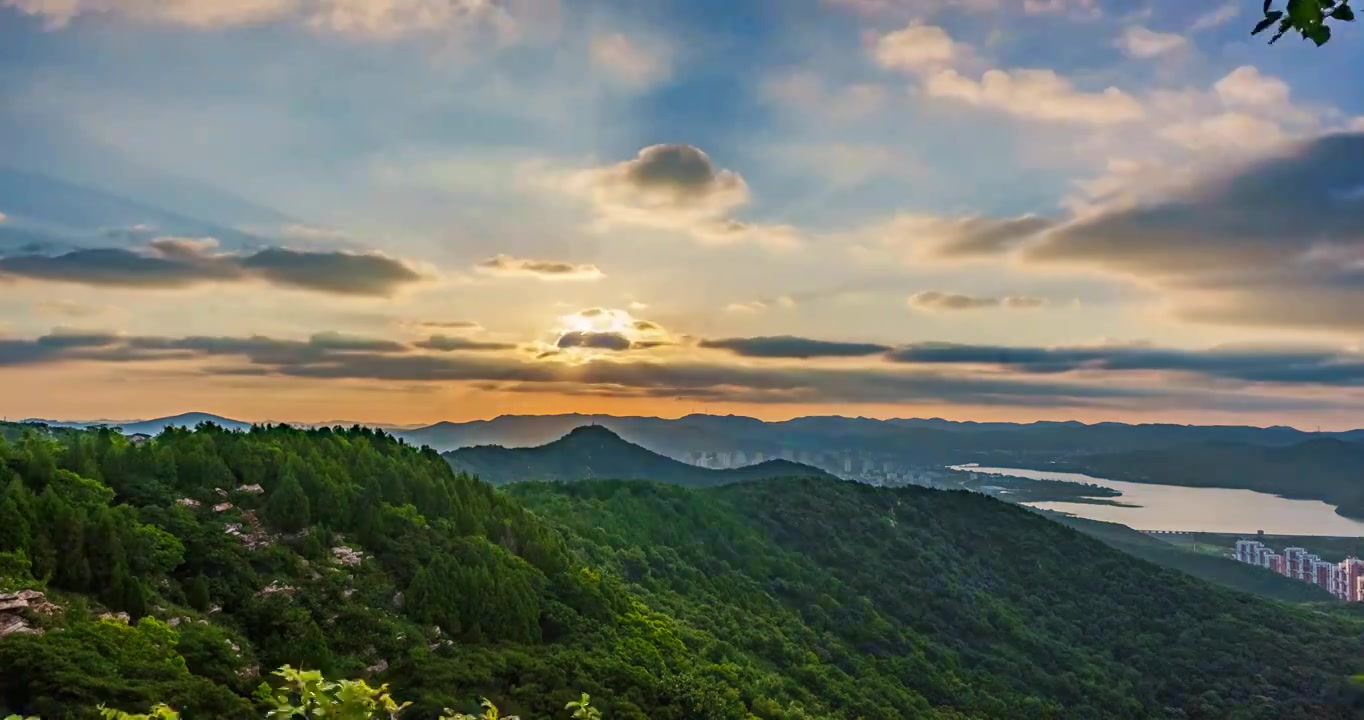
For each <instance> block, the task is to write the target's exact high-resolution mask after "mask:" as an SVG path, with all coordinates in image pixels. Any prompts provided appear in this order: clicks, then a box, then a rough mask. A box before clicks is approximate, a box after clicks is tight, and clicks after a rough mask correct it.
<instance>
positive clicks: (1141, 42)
mask: <svg viewBox="0 0 1364 720" xmlns="http://www.w3.org/2000/svg"><path fill="white" fill-rule="evenodd" d="M1187 44H1188V41H1187V40H1185V39H1184V37H1183V36H1181V35H1175V34H1173V33H1163V32H1156V31H1154V30H1150V29H1148V28H1144V27H1142V26H1140V25H1135V26H1133V27H1130V28H1127V30H1126V31H1125V32H1123V34H1122V36H1121V37H1119V38H1118V47H1119V48H1120V49H1122V51H1123V52H1125V53H1127V55H1128V57H1133V58H1138V59H1149V58H1154V57H1159V56H1161V55H1167V54H1169V53H1172V52H1176V51H1179V50H1182V49H1184V48H1185V47H1186V46H1187Z"/></svg>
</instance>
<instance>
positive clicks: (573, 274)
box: [475, 255, 606, 280]
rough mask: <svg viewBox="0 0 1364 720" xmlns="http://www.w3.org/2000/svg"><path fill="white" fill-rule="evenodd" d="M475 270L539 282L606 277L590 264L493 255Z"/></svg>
mask: <svg viewBox="0 0 1364 720" xmlns="http://www.w3.org/2000/svg"><path fill="white" fill-rule="evenodd" d="M475 269H476V270H478V271H479V272H481V273H485V274H488V275H499V276H503V277H529V278H536V279H539V280H599V279H601V278H604V277H606V274H605V273H603V272H602V271H601V270H599V269H598V268H597V266H596V265H593V264H591V263H570V262H563V261H561V260H532V259H529V258H518V257H513V256H511V255H494V256H493V257H490V258H488V259H487V260H484V261H483V262H480V263H479V264H478V265H476V266H475Z"/></svg>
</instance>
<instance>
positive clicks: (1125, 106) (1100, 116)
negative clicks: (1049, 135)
mask: <svg viewBox="0 0 1364 720" xmlns="http://www.w3.org/2000/svg"><path fill="white" fill-rule="evenodd" d="M924 89H925V91H926V92H927V93H928V94H929V95H930V96H932V97H939V98H948V99H952V100H958V101H961V102H964V103H967V104H970V105H976V106H978V107H985V108H992V109H995V110H1000V111H1003V112H1006V113H1009V114H1010V115H1015V116H1018V117H1022V118H1027V119H1031V120H1041V121H1049V122H1067V123H1078V124H1085V125H1115V124H1120V123H1127V122H1132V121H1134V120H1139V119H1141V118H1142V116H1143V115H1144V114H1145V110H1144V109H1143V107H1142V105H1141V103H1140V102H1138V101H1137V99H1136V98H1134V97H1132V96H1131V95H1129V94H1127V93H1125V92H1123V91H1122V90H1119V89H1117V88H1115V87H1109V88H1106V89H1104V90H1101V91H1098V92H1085V91H1082V90H1078V89H1076V88H1075V87H1074V85H1072V84H1071V82H1070V80H1068V79H1066V78H1065V77H1063V76H1061V75H1059V74H1057V73H1056V72H1055V71H1054V70H1043V69H1018V70H999V69H994V70H987V71H985V74H984V75H982V76H981V77H980V79H979V80H976V79H974V78H971V77H968V76H965V75H962V74H961V73H959V72H957V71H956V70H951V69H948V70H943V71H940V72H938V73H935V74H934V75H932V76H930V77H929V78H928V79H927V81H926V83H925V85H924Z"/></svg>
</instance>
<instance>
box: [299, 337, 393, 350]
mask: <svg viewBox="0 0 1364 720" xmlns="http://www.w3.org/2000/svg"><path fill="white" fill-rule="evenodd" d="M309 344H310V345H312V346H313V347H316V348H320V349H323V350H340V351H343V352H344V351H352V352H403V351H404V350H406V349H407V346H405V345H403V344H402V343H399V342H394V341H392V340H379V339H375V338H366V337H358V336H355V335H344V334H342V333H335V332H324V333H318V334H316V335H314V336H313V337H312V339H311V340H310V341H309Z"/></svg>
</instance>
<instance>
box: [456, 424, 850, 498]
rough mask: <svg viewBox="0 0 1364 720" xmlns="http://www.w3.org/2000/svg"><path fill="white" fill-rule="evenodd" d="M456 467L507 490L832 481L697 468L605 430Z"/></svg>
mask: <svg viewBox="0 0 1364 720" xmlns="http://www.w3.org/2000/svg"><path fill="white" fill-rule="evenodd" d="M444 457H445V459H446V460H447V461H448V462H449V463H450V465H451V467H453V468H455V469H456V470H458V471H461V472H467V473H470V474H472V475H475V476H477V477H478V478H479V479H481V480H485V481H487V482H490V483H493V484H494V485H503V484H506V483H511V482H518V481H522V480H549V481H557V482H567V481H575V480H591V479H599V478H609V479H622V480H628V479H637V480H650V481H653V482H666V483H672V484H674V485H684V486H689V487H707V486H711V485H724V484H727V483H733V482H744V481H748V480H761V479H765V478H778V477H801V476H806V477H830V475H829V473H827V472H825V471H823V470H820V469H819V468H815V467H810V466H809V465H801V464H800V463H794V462H790V461H788V460H769V461H767V462H762V463H757V464H755V465H748V466H745V467H739V468H729V469H723V470H718V469H711V468H702V467H696V466H695V465H689V464H687V463H684V462H679V461H677V460H674V459H672V458H669V457H664V456H663V455H659V454H657V453H654V452H651V451H649V450H646V449H645V448H642V447H640V446H638V445H635V444H634V443H630V442H627V441H625V440H624V439H622V438H621V437H620V436H619V435H617V434H615V433H614V432H612V431H610V430H608V429H606V428H605V427H602V426H601V425H584V426H582V427H579V428H575V429H574V430H572V431H571V432H569V433H568V434H567V435H565V436H563V437H561V438H559V439H558V440H555V441H554V442H551V443H549V444H547V445H541V446H539V447H532V448H504V447H498V446H495V445H492V446H488V445H485V446H480V447H471V448H461V449H459V450H454V451H451V452H447V453H445V454H444Z"/></svg>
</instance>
